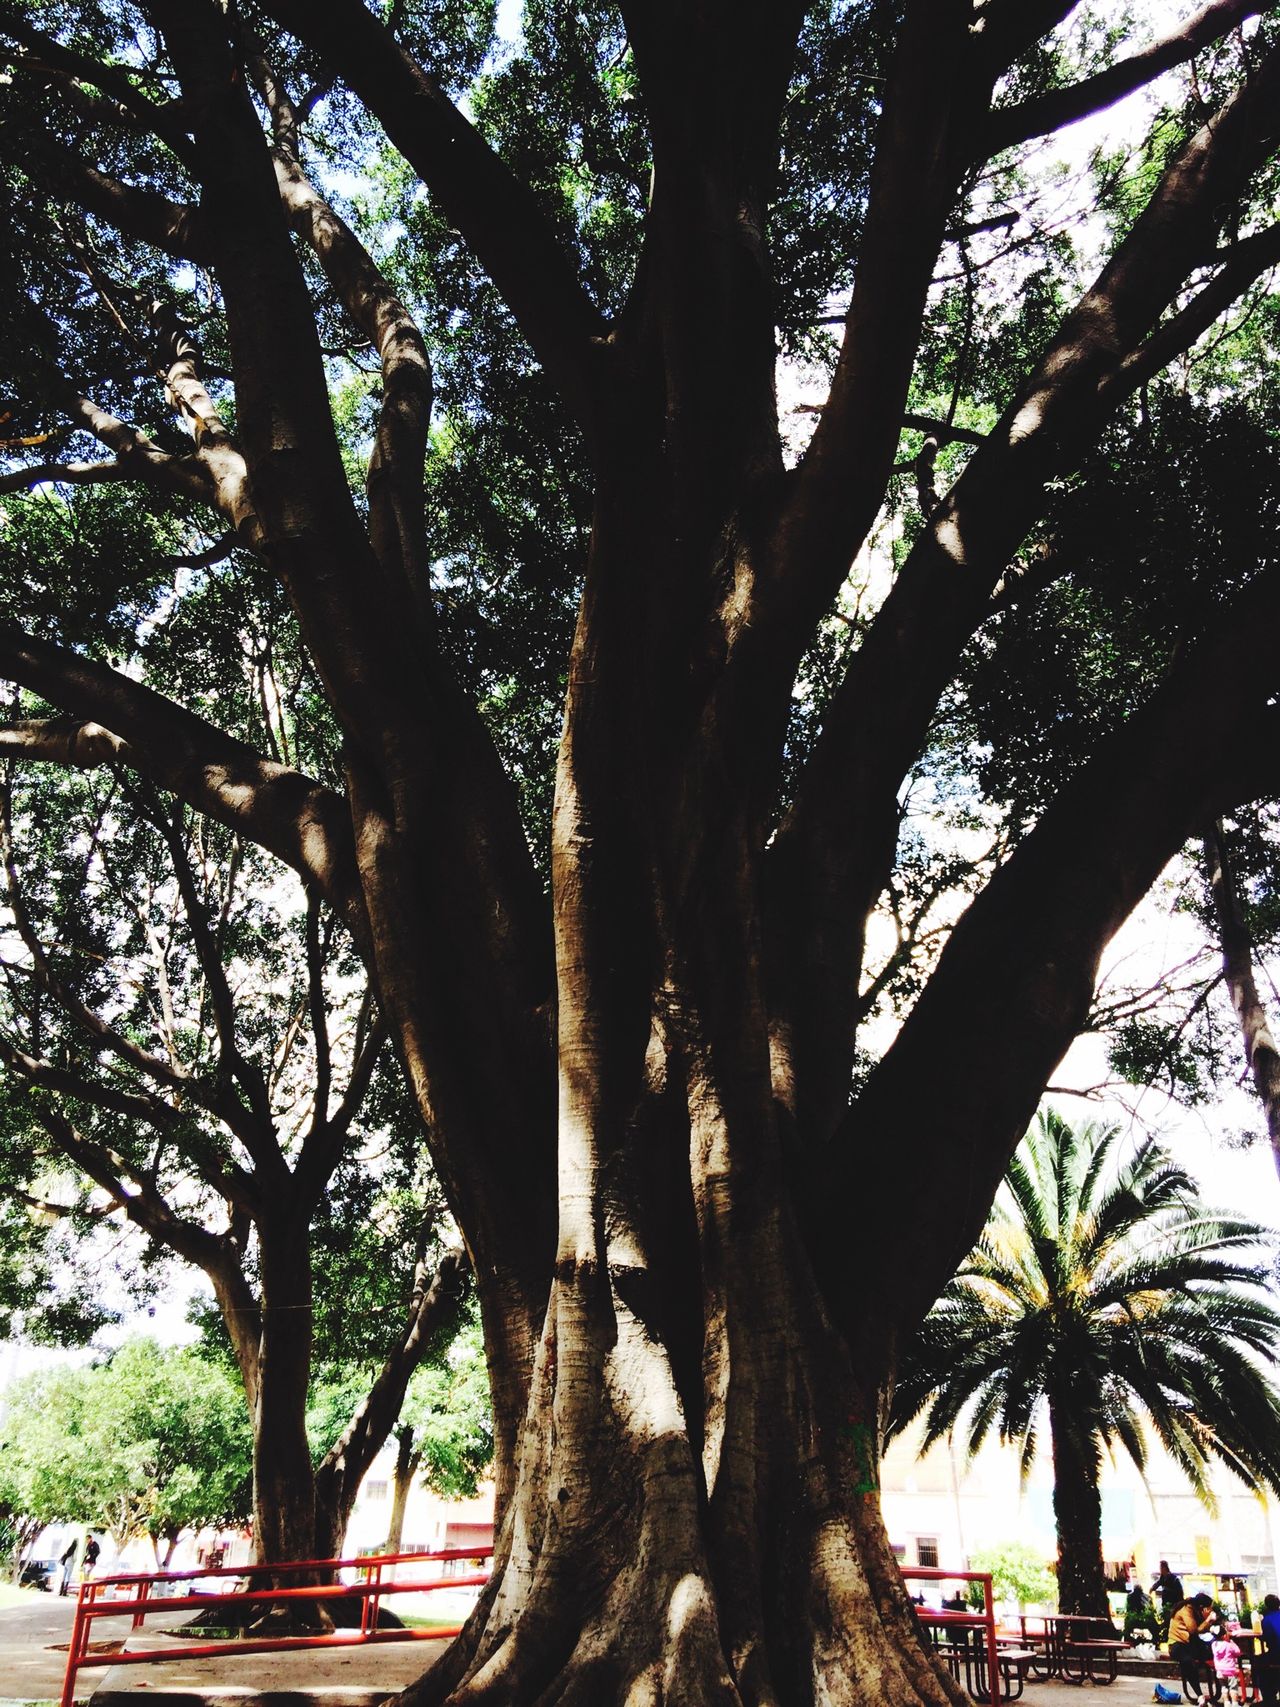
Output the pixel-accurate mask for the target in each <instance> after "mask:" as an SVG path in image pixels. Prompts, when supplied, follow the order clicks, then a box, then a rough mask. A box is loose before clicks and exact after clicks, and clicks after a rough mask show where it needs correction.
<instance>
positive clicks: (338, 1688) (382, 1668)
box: [0, 1594, 452, 1707]
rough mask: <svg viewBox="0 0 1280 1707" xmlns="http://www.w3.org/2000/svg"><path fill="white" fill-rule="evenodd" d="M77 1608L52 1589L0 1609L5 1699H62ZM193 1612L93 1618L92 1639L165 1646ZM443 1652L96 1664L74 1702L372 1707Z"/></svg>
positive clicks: (403, 1648)
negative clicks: (141, 1627)
mask: <svg viewBox="0 0 1280 1707" xmlns="http://www.w3.org/2000/svg"><path fill="white" fill-rule="evenodd" d="M434 1610H435V1608H434V1607H433V1611H434ZM441 1610H443V1608H441ZM74 1611H75V1602H74V1600H71V1599H69V1598H68V1599H66V1600H62V1599H59V1597H58V1596H57V1595H46V1594H38V1595H37V1594H33V1595H32V1596H31V1597H30V1600H29V1601H24V1602H23V1604H22V1605H21V1606H11V1607H5V1608H3V1609H0V1703H8V1702H29V1701H41V1702H48V1701H57V1699H58V1697H59V1695H60V1694H61V1692H62V1679H63V1674H64V1673H65V1671H66V1665H67V1643H68V1641H69V1640H70V1636H71V1620H72V1616H73V1614H74ZM451 1615H452V1614H450V1616H451ZM189 1616H190V1614H189V1612H184V1613H177V1612H175V1613H170V1614H167V1615H166V1614H163V1613H157V1614H156V1615H155V1616H154V1617H149V1618H148V1620H147V1625H146V1630H147V1634H146V1635H145V1636H144V1635H143V1634H142V1633H141V1632H136V1631H131V1630H130V1628H129V1623H130V1621H129V1619H128V1618H121V1619H113V1618H103V1619H95V1621H94V1638H93V1639H94V1642H95V1644H96V1643H97V1642H98V1641H100V1640H101V1641H111V1640H113V1639H114V1640H123V1639H124V1638H125V1637H126V1636H127V1637H128V1639H129V1645H130V1647H137V1648H151V1649H161V1650H163V1649H164V1648H165V1647H166V1646H172V1645H173V1638H172V1637H165V1636H164V1635H162V1634H161V1632H162V1631H163V1630H164V1629H165V1628H172V1627H173V1626H174V1625H176V1624H180V1623H181V1622H182V1621H183V1619H184V1618H186V1617H189ZM443 1651H444V1644H443V1643H440V1642H430V1641H427V1642H422V1641H417V1642H404V1643H399V1642H396V1643H391V1642H388V1643H385V1644H381V1643H380V1644H377V1645H375V1646H369V1647H361V1648H353V1649H347V1650H344V1649H341V1648H330V1649H325V1650H323V1651H321V1652H319V1653H317V1652H316V1651H315V1650H312V1651H310V1652H301V1653H298V1652H295V1653H284V1654H244V1655H228V1656H226V1657H224V1658H221V1659H209V1660H170V1661H166V1662H164V1663H163V1664H155V1663H152V1664H149V1665H133V1666H128V1665H126V1666H109V1667H103V1668H102V1669H101V1670H99V1669H98V1668H97V1667H94V1668H93V1669H92V1670H85V1671H81V1673H80V1677H79V1680H78V1683H77V1687H76V1698H77V1700H82V1699H85V1698H88V1697H92V1701H93V1707H113V1703H115V1704H118V1707H123V1704H124V1703H128V1704H129V1707H145V1703H146V1702H147V1701H148V1700H150V1699H152V1698H153V1697H154V1698H157V1701H158V1704H162V1707H184V1702H183V1698H184V1697H185V1698H186V1700H187V1701H190V1699H191V1698H192V1697H193V1696H196V1697H198V1698H200V1699H202V1700H215V1701H218V1702H225V1703H226V1704H227V1707H236V1704H237V1703H240V1702H246V1703H247V1702H249V1701H251V1700H252V1701H255V1702H256V1701H258V1700H260V1699H261V1697H262V1696H263V1695H266V1694H270V1695H275V1696H277V1697H280V1696H285V1697H287V1698H288V1702H289V1707H307V1703H308V1702H310V1701H311V1700H313V1699H316V1698H319V1699H322V1700H323V1702H324V1703H325V1707H372V1704H373V1703H375V1702H378V1701H381V1700H383V1699H384V1698H385V1697H386V1696H388V1695H393V1694H395V1693H396V1691H397V1690H400V1689H403V1688H404V1686H405V1684H407V1683H411V1682H412V1681H413V1680H414V1678H416V1677H420V1676H421V1675H422V1673H423V1672H424V1671H425V1670H426V1669H427V1667H428V1666H429V1665H430V1664H431V1662H432V1661H433V1660H434V1659H436V1658H438V1656H439V1655H440V1654H441V1653H442V1652H443ZM279 1707H285V1703H283V1702H280V1703H279Z"/></svg>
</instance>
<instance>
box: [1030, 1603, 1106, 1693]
mask: <svg viewBox="0 0 1280 1707" xmlns="http://www.w3.org/2000/svg"><path fill="white" fill-rule="evenodd" d="M1020 1622H1021V1625H1022V1636H1023V1640H1024V1642H1026V1643H1027V1645H1028V1646H1030V1645H1031V1644H1033V1643H1034V1642H1036V1641H1037V1640H1038V1641H1041V1642H1043V1644H1044V1646H1043V1649H1042V1650H1040V1651H1038V1652H1037V1657H1036V1659H1035V1661H1034V1662H1033V1663H1032V1666H1031V1675H1032V1676H1033V1677H1036V1678H1046V1677H1056V1678H1060V1679H1061V1680H1062V1681H1063V1682H1064V1683H1099V1684H1109V1683H1114V1682H1115V1680H1116V1676H1117V1673H1118V1670H1119V1667H1118V1665H1117V1661H1118V1660H1119V1657H1120V1655H1121V1653H1122V1652H1123V1651H1124V1650H1125V1649H1126V1648H1127V1647H1128V1645H1129V1644H1128V1643H1127V1642H1122V1641H1120V1640H1119V1639H1118V1638H1117V1636H1116V1635H1115V1625H1114V1624H1113V1623H1112V1622H1111V1620H1110V1619H1109V1618H1100V1617H1097V1616H1096V1615H1093V1614H1086V1613H1080V1612H1034V1613H1033V1612H1024V1613H1022V1614H1021V1619H1020ZM1034 1622H1038V1623H1039V1624H1040V1625H1041V1626H1042V1629H1041V1630H1040V1631H1039V1632H1036V1631H1033V1630H1029V1629H1028V1628H1027V1626H1028V1623H1034ZM1104 1630H1105V1631H1106V1634H1105V1635H1104V1634H1103V1631H1104Z"/></svg>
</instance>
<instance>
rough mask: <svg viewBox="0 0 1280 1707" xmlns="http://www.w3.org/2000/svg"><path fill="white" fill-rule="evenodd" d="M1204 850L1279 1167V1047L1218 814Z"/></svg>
mask: <svg viewBox="0 0 1280 1707" xmlns="http://www.w3.org/2000/svg"><path fill="white" fill-rule="evenodd" d="M1204 856H1205V866H1206V868H1207V872H1208V879H1209V889H1210V893H1211V894H1212V896H1213V909H1214V915H1215V917H1216V919H1217V922H1218V940H1219V942H1220V943H1221V945H1222V973H1223V977H1224V978H1225V979H1226V981H1227V989H1228V990H1229V992H1230V994H1231V1005H1232V1007H1234V1008H1235V1011H1236V1018H1237V1019H1238V1020H1239V1022H1240V1036H1241V1040H1242V1041H1243V1043H1244V1056H1245V1060H1246V1062H1247V1063H1248V1066H1249V1072H1250V1074H1251V1075H1252V1077H1253V1083H1254V1088H1255V1090H1256V1091H1257V1093H1258V1100H1259V1102H1261V1104H1262V1111H1263V1114H1264V1115H1265V1116H1266V1121H1267V1137H1268V1138H1269V1139H1270V1140H1271V1153H1272V1156H1273V1157H1274V1159H1275V1164H1276V1169H1277V1172H1280V1050H1278V1049H1277V1048H1276V1040H1275V1036H1274V1033H1273V1032H1272V1030H1271V1025H1270V1022H1269V1020H1268V1019H1267V1010H1266V1006H1265V1004H1264V1002H1263V1000H1262V997H1261V996H1260V995H1259V993H1258V984H1257V980H1256V978H1255V977H1254V975H1253V944H1252V942H1251V940H1250V937H1249V927H1248V925H1247V924H1246V923H1245V917H1244V913H1243V911H1242V909H1241V906H1240V897H1239V894H1238V893H1237V890H1236V886H1235V880H1234V877H1233V874H1232V871H1231V865H1230V862H1229V860H1228V857H1227V843H1226V834H1225V832H1224V830H1223V827H1222V821H1221V820H1220V819H1215V821H1214V822H1213V823H1212V824H1211V825H1210V827H1209V829H1208V830H1207V831H1206V833H1205V838H1204Z"/></svg>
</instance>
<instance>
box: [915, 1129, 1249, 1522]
mask: <svg viewBox="0 0 1280 1707" xmlns="http://www.w3.org/2000/svg"><path fill="white" fill-rule="evenodd" d="M1123 1150H1124V1146H1123V1144H1122V1140H1121V1134H1120V1130H1119V1128H1118V1127H1104V1126H1097V1125H1093V1124H1083V1125H1080V1126H1077V1127H1071V1126H1069V1125H1068V1124H1067V1122H1066V1121H1065V1120H1063V1119H1062V1117H1061V1116H1060V1115H1058V1114H1056V1113H1054V1112H1053V1111H1052V1110H1049V1111H1046V1112H1045V1113H1043V1114H1041V1115H1040V1117H1039V1118H1038V1120H1037V1122H1036V1124H1035V1125H1034V1126H1033V1127H1032V1128H1031V1131H1030V1132H1029V1133H1028V1134H1027V1137H1026V1138H1025V1140H1024V1141H1023V1144H1022V1145H1021V1147H1020V1148H1019V1150H1018V1152H1017V1154H1016V1155H1015V1156H1014V1158H1013V1160H1012V1161H1011V1162H1010V1164H1009V1169H1008V1172H1007V1174H1006V1176H1005V1183H1004V1187H1003V1191H1002V1195H1001V1197H1000V1198H998V1199H997V1202H996V1206H995V1209H994V1210H993V1212H992V1216H991V1220H990V1221H989V1223H988V1225H987V1229H986V1231H985V1233H984V1234H983V1236H982V1238H981V1239H980V1240H979V1242H978V1244H977V1245H976V1246H975V1247H974V1250H973V1252H972V1253H971V1254H970V1256H969V1258H968V1259H967V1261H966V1262H965V1263H964V1264H963V1266H962V1267H961V1269H960V1271H959V1273H958V1274H957V1275H956V1278H955V1279H954V1280H953V1281H952V1282H951V1283H950V1285H949V1286H948V1287H947V1289H946V1291H945V1292H944V1293H943V1295H942V1297H941V1298H940V1299H939V1300H938V1303H937V1304H936V1305H935V1306H934V1309H933V1311H932V1312H931V1313H930V1315H929V1316H928V1317H927V1319H926V1321H925V1323H924V1325H923V1327H922V1328H921V1331H920V1333H919V1335H918V1337H917V1339H916V1342H915V1344H914V1345H913V1347H912V1348H911V1350H910V1352H909V1354H908V1358H907V1361H906V1365H905V1367H904V1369H903V1370H902V1372H901V1373H900V1375H899V1380H898V1386H897V1390H896V1393H895V1396H894V1409H893V1421H892V1428H893V1429H894V1431H898V1430H901V1429H902V1428H903V1427H904V1426H905V1425H906V1424H907V1423H908V1422H909V1421H910V1420H911V1419H912V1418H913V1417H915V1416H917V1415H919V1414H921V1413H924V1415H925V1417H926V1429H925V1436H924V1439H925V1444H926V1446H927V1445H930V1444H932V1443H933V1442H934V1441H936V1440H939V1439H941V1438H942V1437H943V1436H945V1435H949V1434H951V1433H952V1432H953V1431H954V1430H956V1429H960V1430H961V1431H962V1434H963V1439H964V1442H965V1445H966V1447H967V1449H968V1451H969V1452H976V1451H977V1450H978V1448H979V1447H980V1446H981V1444H982V1442H983V1441H984V1440H985V1439H986V1437H987V1436H988V1434H989V1433H990V1432H991V1431H992V1430H995V1431H996V1433H997V1434H998V1435H999V1437H1000V1439H1001V1440H1003V1441H1006V1442H1009V1443H1012V1444H1014V1445H1016V1446H1017V1447H1018V1449H1019V1452H1020V1454H1021V1460H1022V1467H1023V1472H1024V1474H1025V1473H1026V1472H1027V1470H1028V1469H1029V1468H1030V1465H1031V1462H1032V1459H1033V1457H1034V1454H1035V1451H1036V1446H1037V1444H1038V1442H1039V1440H1040V1438H1041V1431H1042V1429H1043V1425H1044V1421H1045V1416H1046V1413H1048V1415H1049V1416H1050V1417H1051V1418H1052V1419H1053V1423H1054V1427H1055V1428H1056V1429H1058V1430H1060V1431H1065V1433H1064V1434H1063V1438H1064V1439H1070V1440H1071V1442H1072V1443H1073V1446H1074V1448H1075V1449H1076V1451H1077V1453H1078V1454H1079V1456H1080V1459H1081V1461H1082V1462H1085V1463H1088V1464H1092V1465H1094V1466H1095V1467H1096V1466H1097V1464H1098V1462H1099V1459H1100V1454H1101V1453H1102V1451H1103V1450H1104V1449H1111V1448H1112V1447H1113V1446H1116V1445H1119V1446H1121V1447H1123V1448H1124V1450H1125V1451H1126V1452H1128V1454H1129V1455H1130V1457H1131V1458H1132V1459H1133V1461H1134V1463H1135V1464H1136V1465H1137V1466H1138V1468H1139V1469H1142V1467H1143V1466H1144V1465H1145V1463H1146V1457H1147V1445H1146V1434H1145V1431H1146V1430H1147V1429H1150V1430H1152V1431H1153V1432H1154V1434H1155V1436H1156V1438H1157V1439H1158V1440H1159V1441H1160V1443H1161V1445H1162V1446H1163V1447H1164V1448H1165V1450H1166V1451H1167V1452H1168V1453H1169V1455H1170V1456H1171V1458H1172V1459H1173V1460H1174V1462H1175V1463H1176V1464H1177V1465H1178V1466H1179V1468H1180V1469H1181V1470H1182V1472H1183V1474H1184V1475H1185V1476H1186V1478H1187V1480H1188V1482H1189V1483H1190V1484H1191V1486H1192V1488H1193V1489H1194V1491H1195V1492H1196V1494H1197V1495H1198V1496H1199V1497H1200V1498H1201V1499H1202V1500H1203V1501H1204V1502H1205V1503H1206V1505H1208V1506H1210V1507H1212V1504H1213V1496H1212V1492H1211V1490H1210V1487H1209V1482H1208V1479H1207V1470H1208V1466H1209V1463H1210V1460H1211V1459H1212V1458H1215V1457H1216V1458H1218V1459H1219V1460H1220V1461H1221V1462H1222V1463H1223V1464H1225V1465H1226V1466H1227V1467H1228V1468H1229V1469H1231V1470H1232V1471H1234V1472H1235V1474H1236V1475H1238V1476H1239V1477H1240V1478H1241V1480H1242V1481H1244V1482H1245V1483H1246V1485H1248V1486H1250V1487H1254V1488H1257V1489H1259V1490H1262V1489H1273V1490H1280V1398H1278V1396H1277V1392H1276V1389H1275V1387H1274V1386H1273V1384H1272V1382H1271V1380H1270V1377H1269V1371H1270V1370H1271V1369H1272V1368H1274V1367H1275V1365H1276V1363H1277V1359H1278V1357H1280V1311H1277V1310H1276V1309H1275V1307H1274V1306H1273V1304H1272V1303H1271V1302H1270V1300H1269V1298H1268V1296H1267V1293H1266V1291H1265V1285H1266V1268H1265V1264H1266V1263H1267V1262H1268V1260H1269V1259H1270V1256H1271V1254H1272V1252H1273V1250H1274V1243H1275V1238H1274V1234H1272V1233H1270V1232H1268V1230H1267V1229H1266V1228H1264V1227H1261V1226H1259V1225H1257V1224H1255V1223H1253V1222H1250V1221H1248V1220H1246V1219H1244V1218H1243V1217H1239V1216H1233V1215H1226V1214H1222V1213H1219V1212H1214V1211H1209V1210H1206V1209H1205V1208H1204V1207H1203V1206H1202V1205H1201V1204H1200V1202H1199V1201H1198V1192H1197V1189H1196V1186H1195V1184H1194V1182H1193V1181H1192V1180H1191V1179H1190V1177H1189V1176H1188V1175H1187V1174H1186V1173H1185V1172H1184V1170H1183V1169H1182V1168H1180V1167H1178V1166H1177V1165H1176V1163H1174V1161H1173V1160H1172V1159H1171V1158H1170V1156H1169V1155H1168V1153H1167V1152H1166V1151H1165V1150H1163V1149H1162V1148H1161V1147H1160V1145H1159V1144H1157V1143H1156V1142H1155V1141H1154V1140H1152V1139H1146V1140H1143V1141H1141V1142H1138V1143H1136V1144H1135V1145H1134V1147H1133V1149H1132V1151H1131V1153H1130V1154H1129V1155H1127V1156H1126V1155H1124V1153H1123ZM1095 1473H1096V1472H1095Z"/></svg>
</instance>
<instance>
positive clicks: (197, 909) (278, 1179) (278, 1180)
mask: <svg viewBox="0 0 1280 1707" xmlns="http://www.w3.org/2000/svg"><path fill="white" fill-rule="evenodd" d="M148 816H149V818H150V820H151V822H152V823H153V824H154V825H155V827H156V829H157V830H158V831H159V832H160V835H161V837H162V838H163V840H164V844H165V846H166V847H167V848H168V850H169V858H170V860H171V861H172V864H173V872H174V876H175V878H176V879H177V883H178V893H179V895H180V896H181V898H182V907H183V911H184V913H185V914H186V919H187V928H188V929H189V930H190V932H191V939H192V942H193V944H194V945H195V951H196V959H197V961H198V962H199V965H200V970H201V972H202V973H203V974H204V981H205V987H206V989H207V990H208V992H209V1000H210V1003H211V1005H212V1008H213V1023H214V1027H215V1029H216V1030H217V1033H218V1043H219V1047H220V1052H221V1057H220V1061H219V1067H218V1077H219V1078H221V1076H222V1073H223V1070H224V1068H226V1069H229V1070H230V1072H231V1073H232V1074H233V1075H234V1077H235V1079H236V1081H237V1082H238V1084H239V1085H240V1088H241V1090H242V1091H243V1093H244V1096H245V1101H246V1102H247V1104H248V1107H247V1109H246V1110H244V1113H245V1114H248V1116H249V1118H248V1119H245V1118H243V1115H242V1111H241V1109H240V1108H238V1107H229V1108H228V1111H227V1114H224V1115H223V1118H224V1119H227V1123H228V1125H230V1126H231V1129H232V1131H233V1132H235V1134H236V1136H237V1137H238V1138H240V1139H241V1141H242V1143H243V1144H244V1145H245V1147H246V1148H247V1149H248V1151H249V1154H250V1155H251V1156H252V1157H253V1161H254V1165H255V1166H256V1167H257V1168H259V1169H261V1171H262V1173H263V1174H264V1175H265V1177H266V1179H267V1181H268V1184H269V1186H272V1187H279V1186H282V1185H283V1184H284V1183H285V1180H286V1177H287V1169H286V1167H285V1161H284V1156H283V1155H282V1153H281V1150H280V1144H279V1140H278V1138H277V1136H276V1128H275V1121H274V1119H273V1118H272V1114H271V1101H270V1098H269V1096H268V1095H267V1085H266V1080H265V1079H264V1078H263V1076H262V1073H261V1072H260V1070H259V1069H258V1067H257V1066H256V1065H255V1064H254V1063H253V1062H252V1061H251V1060H250V1059H249V1058H248V1057H247V1056H246V1055H245V1053H244V1051H243V1050H242V1049H241V1048H240V1042H239V1039H238V1037H237V1036H236V1010H235V998H234V996H233V995H232V993H231V985H230V983H229V982H228V980H227V973H226V968H225V967H224V966H223V964H222V954H221V952H220V950H219V947H218V944H217V941H216V940H215V937H214V933H213V931H212V930H211V929H210V926H209V920H208V916H207V913H206V910H205V907H204V905H203V903H202V901H201V899H200V896H199V894H198V893H197V891H196V881H195V874H194V873H193V872H192V870H191V862H190V860H189V859H188V858H187V850H186V848H185V846H184V845H183V841H182V837H181V835H180V834H179V831H178V828H177V826H176V825H175V824H174V822H173V820H172V819H171V818H170V817H169V816H168V815H167V814H166V813H164V812H162V811H155V812H153V813H149V814H148ZM227 1090H228V1091H230V1087H229V1086H228V1087H227ZM235 1100H236V1099H235V1098H234V1094H232V1095H231V1096H229V1097H228V1098H227V1101H228V1103H231V1102H234V1101H235ZM218 1102H219V1109H220V1110H221V1105H222V1102H223V1097H222V1096H221V1095H219V1099H218ZM228 1116H233V1117H234V1118H228Z"/></svg>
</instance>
